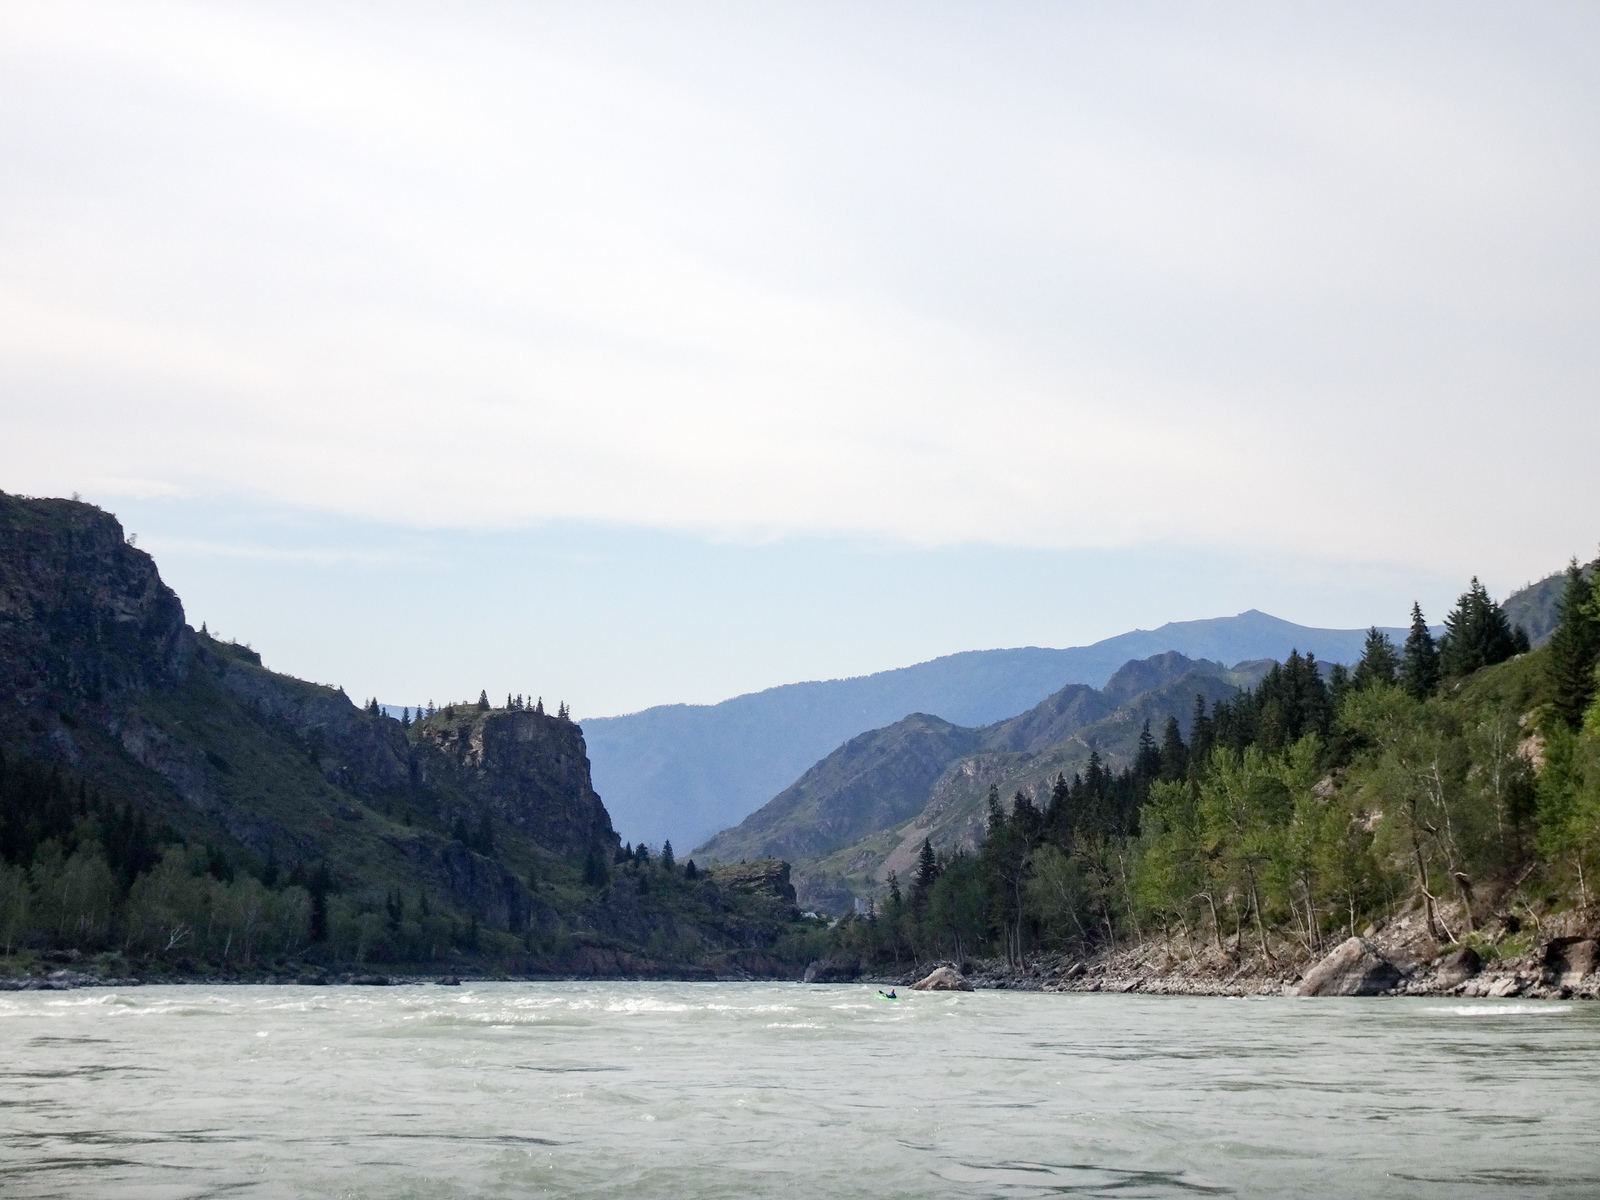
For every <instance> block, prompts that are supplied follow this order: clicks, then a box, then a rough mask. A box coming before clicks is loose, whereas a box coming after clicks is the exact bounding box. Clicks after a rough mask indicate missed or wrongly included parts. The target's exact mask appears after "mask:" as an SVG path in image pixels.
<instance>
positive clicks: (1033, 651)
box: [582, 609, 1533, 852]
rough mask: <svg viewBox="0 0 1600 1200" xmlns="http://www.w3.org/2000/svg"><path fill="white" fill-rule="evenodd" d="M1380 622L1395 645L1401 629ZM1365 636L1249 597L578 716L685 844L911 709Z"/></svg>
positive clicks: (1006, 708) (1015, 698) (631, 793)
mask: <svg viewBox="0 0 1600 1200" xmlns="http://www.w3.org/2000/svg"><path fill="white" fill-rule="evenodd" d="M1385 632H1387V633H1388V634H1389V635H1390V637H1391V638H1393V639H1394V640H1395V642H1396V644H1397V645H1398V644H1399V643H1400V642H1402V641H1403V640H1404V638H1405V633H1406V631H1405V630H1404V629H1400V628H1393V627H1389V628H1386V630H1385ZM1529 632H1530V633H1533V630H1531V629H1530V631H1529ZM1365 637H1366V631H1365V630H1364V629H1315V628H1311V627H1308V626H1305V625H1296V624H1295V623H1294V622H1292V621H1285V620H1283V619H1281V618H1279V617H1274V616H1271V615H1269V614H1267V613H1263V612H1260V611H1257V610H1256V609H1251V610H1249V611H1247V612H1243V613H1240V614H1239V615H1238V616H1234V617H1212V618H1207V619H1204V620H1198V621H1173V622H1169V623H1168V624H1166V625H1163V626H1161V627H1160V628H1159V629H1153V630H1144V629H1135V630H1132V631H1131V632H1128V633H1123V634H1118V635H1117V636H1115V637H1111V638H1106V639H1105V640H1104V641H1100V642H1095V643H1094V644H1093V645H1089V646H1077V647H1072V648H1069V649H1050V648H1045V647H1038V646H1026V647H1020V648H1016V649H1006V650H968V651H964V652H962V653H959V654H950V655H945V656H943V657H941V658H936V659H932V660H930V661H928V662H924V663H918V664H916V665H914V666H909V667H899V668H896V669H895V670H891V671H880V672H877V673H876V674H872V675H861V676H857V677H855V678H853V679H832V680H825V681H816V682H808V683H790V684H783V685H781V686H779V687H774V688H768V689H767V690H765V691H761V692H752V693H749V694H747V695H743V696H735V697H733V698H732V699H730V700H724V701H722V702H721V703H720V704H710V705H689V704H668V705H660V706H657V707H655V708H647V709H645V710H643V711H642V712H637V713H630V714H627V715H625V716H616V717H599V718H595V717H590V718H586V719H584V720H583V722H582V725H583V732H584V737H585V740H586V742H587V744H588V749H589V758H590V762H591V764H592V769H593V773H594V785H595V789H596V790H597V791H598V792H599V793H600V795H601V796H603V797H604V799H605V804H606V809H607V810H608V811H609V812H610V813H611V816H612V820H613V822H614V823H615V827H616V828H617V829H618V830H619V831H620V832H621V833H622V835H623V836H624V837H625V838H627V839H628V840H630V841H643V842H648V843H651V844H656V845H659V844H660V843H661V842H662V841H663V840H665V839H669V838H670V839H671V840H672V842H673V844H674V845H675V846H677V847H678V849H679V850H680V852H681V851H682V850H683V848H685V847H688V846H694V845H698V844H700V843H701V842H704V841H705V840H706V839H707V838H710V837H711V836H712V835H713V834H715V833H717V832H718V831H719V830H722V829H726V828H729V827H730V826H734V825H737V824H738V823H739V822H740V821H742V820H744V818H745V817H746V816H748V815H749V814H751V813H752V812H754V811H755V810H756V809H757V808H759V807H760V806H761V805H763V804H764V803H766V802H767V801H768V800H770V799H772V798H773V797H774V796H775V795H777V793H778V792H780V791H781V790H783V789H784V788H786V787H787V786H788V785H789V784H791V783H793V782H794V781H795V780H796V779H798V778H799V777H800V775H801V774H802V773H803V772H804V771H805V770H806V769H807V768H808V767H810V766H811V765H812V764H813V763H815V762H817V761H818V760H819V759H821V758H822V757H823V756H824V755H826V754H828V753H829V752H830V751H832V750H834V749H835V748H836V747H838V746H840V745H842V744H843V743H845V742H847V741H849V740H850V739H851V738H853V737H855V736H857V735H858V734H861V733H864V732H866V731H867V730H872V729H878V728H881V727H883V726H886V725H890V724H893V723H894V722H896V721H899V720H900V719H901V718H902V717H905V716H907V715H908V714H911V713H922V714H925V715H929V716H937V717H938V718H940V719H941V720H944V721H946V722H949V723H951V724H953V725H958V726H964V727H968V728H972V727H982V726H986V725H990V724H993V723H994V722H997V721H1002V720H1004V719H1006V718H1008V717H1011V716H1014V715H1016V714H1018V713H1022V712H1025V711H1026V710H1028V709H1030V708H1032V707H1033V706H1034V705H1036V704H1038V703H1039V702H1040V701H1041V700H1043V699H1045V698H1046V697H1048V696H1051V695H1053V694H1055V693H1056V692H1058V691H1060V689H1061V688H1062V687H1063V686H1065V685H1067V684H1072V683H1077V684H1083V685H1086V686H1088V687H1091V688H1100V687H1102V686H1104V685H1106V684H1107V683H1108V681H1109V680H1110V679H1111V677H1112V675H1113V673H1115V672H1116V671H1117V670H1118V668H1120V667H1122V666H1123V664H1125V663H1128V662H1129V661H1131V660H1146V659H1149V658H1151V657H1153V656H1157V655H1160V654H1163V653H1166V652H1169V651H1174V652H1177V653H1180V654H1183V655H1185V656H1186V657H1188V658H1191V659H1194V660H1197V661H1198V660H1202V659H1204V660H1209V661H1213V662H1217V663H1238V662H1243V661H1248V660H1256V659H1283V658H1286V657H1288V654H1289V652H1290V651H1291V650H1299V651H1300V652H1301V653H1311V654H1315V655H1316V656H1317V658H1318V659H1321V660H1323V661H1326V662H1342V663H1347V664H1349V663H1354V662H1355V661H1356V660H1357V659H1358V658H1359V657H1360V656H1361V646H1362V642H1363V641H1364V640H1365Z"/></svg>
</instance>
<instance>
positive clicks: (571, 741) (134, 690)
mask: <svg viewBox="0 0 1600 1200" xmlns="http://www.w3.org/2000/svg"><path fill="white" fill-rule="evenodd" d="M0 679H3V681H4V687H3V690H0V954H3V955H10V954H12V953H13V952H17V951H21V952H23V953H24V955H37V954H38V953H44V952H50V953H69V952H71V953H78V952H93V953H99V954H102V955H107V956H111V957H112V958H119V957H120V958H122V959H124V960H126V961H135V962H138V963H141V964H143V965H142V966H141V968H140V969H150V970H161V969H168V968H178V967H181V968H182V969H184V970H188V971H195V970H199V971H204V970H234V971H236V970H261V969H270V967H271V966H272V965H274V964H282V963H287V962H290V961H291V960H293V961H295V962H299V963H301V964H302V965H304V964H305V963H308V962H311V963H322V964H325V965H326V964H333V963H358V964H378V963H390V964H394V963H408V964H412V965H414V966H416V965H426V964H430V963H438V964H450V963H460V962H464V961H474V962H484V963H493V964H498V965H499V967H500V968H501V969H506V966H507V964H516V965H517V969H524V970H561V971H573V970H576V971H595V970H600V971H605V972H608V973H615V972H616V971H617V970H619V969H628V970H634V969H637V970H645V971H664V970H680V969H683V968H686V967H690V966H694V965H695V964H701V965H705V964H711V963H715V962H722V963H723V964H724V966H725V967H726V966H727V963H728V962H730V961H732V960H729V959H728V958H727V956H728V955H730V954H731V955H734V956H739V955H745V956H747V957H748V954H749V953H750V952H753V951H761V952H765V951H770V950H771V949H772V948H773V947H775V946H776V945H777V943H778V941H779V940H780V939H782V938H784V937H787V936H789V935H790V933H791V932H793V931H794V930H793V919H794V918H793V903H792V892H790V893H788V899H787V900H785V899H784V898H783V897H782V896H779V895H775V894H768V893H771V889H766V890H765V891H762V890H761V889H757V892H761V894H759V895H758V894H756V892H752V891H750V889H741V888H739V887H729V886H725V885H724V884H722V883H718V882H717V881H716V880H715V879H711V878H707V877H705V876H704V875H703V874H701V873H699V872H693V871H686V869H685V867H684V866H683V865H681V864H676V863H673V862H671V861H670V859H668V860H667V861H662V859H661V858H659V857H657V858H651V857H650V856H647V855H644V854H631V853H629V854H625V853H624V851H623V849H622V848H621V847H620V846H619V844H618V842H619V839H618V838H617V835H616V834H615V832H614V831H613V830H612V827H611V822H610V819H609V817H608V815H607V813H606V810H605V807H604V805H603V804H602V803H601V800H600V798H599V796H598V795H596V794H595V792H594V789H593V788H592V786H591V785H590V778H589V764H588V759H587V755H586V749H585V745H584V739H583V733H582V730H581V729H580V728H579V726H578V725H577V724H576V723H575V722H573V721H571V720H570V719H569V718H568V717H567V715H566V714H565V712H564V711H563V712H560V713H557V714H554V715H552V714H547V713H545V712H544V711H543V710H542V707H540V706H529V705H527V704H526V703H525V702H523V701H521V700H520V699H511V698H508V701H507V703H506V704H505V705H504V706H498V707H496V706H491V705H490V703H489V701H488V698H487V696H480V697H479V700H478V701H477V702H475V703H463V704H452V705H447V706H446V707H445V708H443V709H442V710H438V711H433V712H429V713H426V714H418V718H419V719H418V720H416V721H411V720H409V719H407V720H395V719H393V718H392V717H389V716H387V715H385V714H383V713H382V712H380V711H379V708H378V706H377V705H376V703H368V704H367V705H365V706H359V705H356V704H353V703H352V702H351V701H350V699H349V698H348V697H347V696H346V695H345V694H344V693H343V691H342V690H340V689H336V688H331V687H327V686H325V685H321V684H314V683H308V682H305V681H303V680H298V679H293V678H290V677H288V676H284V675H280V674H277V673H275V672H272V671H270V670H268V669H266V668H265V667H264V666H263V665H262V664H261V661H260V657H259V655H257V654H256V653H255V652H254V651H252V650H250V649H249V648H248V647H244V646H239V645H234V644H231V643H222V642H218V641H216V640H215V639H213V638H211V637H210V636H208V635H207V634H206V633H205V631H204V630H202V631H200V632H198V633H197V632H196V631H194V630H193V629H191V628H189V627H188V625H187V624H185V622H184V616H183V606H182V604H181V603H180V602H179V600H178V598H177V596H176V595H174V594H173V592H172V591H171V589H169V588H167V587H166V585H165V584H163V583H162V581H161V579H160V576H159V573H158V572H157V571H156V568H155V564H154V562H153V561H152V560H151V558H150V556H149V555H147V554H145V553H144V552H142V551H140V550H137V549H136V548H134V547H133V546H131V545H129V544H128V543H127V542H126V541H125V539H124V537H123V534H122V530H121V527H120V526H119V525H118V524H117V522H116V520H115V519H114V518H112V517H111V516H110V515H109V514H107V513H104V512H102V511H100V510H99V509H97V508H94V507H93V506H90V505H86V504H81V503H77V502H74V501H67V500H35V499H28V498H23V497H17V496H9V495H5V494H4V493H0ZM773 871H774V872H776V871H777V868H776V867H774V868H773ZM781 874H782V877H783V880H784V883H783V888H787V887H788V884H787V871H786V869H785V870H784V871H782V872H781ZM779 891H780V892H781V891H782V889H779ZM619 956H621V957H619ZM719 956H721V957H719ZM758 957H759V955H758ZM624 960H626V961H627V962H628V963H630V964H631V965H630V966H628V967H626V968H622V967H619V965H618V964H619V963H622V962H624ZM775 961H776V960H772V959H771V958H770V955H769V956H768V959H767V960H766V962H767V967H765V968H763V969H775V968H773V963H775ZM705 969H707V970H710V969H713V968H712V967H711V966H709V965H706V966H705Z"/></svg>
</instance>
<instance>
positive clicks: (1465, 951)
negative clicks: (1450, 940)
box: [1434, 946, 1483, 991]
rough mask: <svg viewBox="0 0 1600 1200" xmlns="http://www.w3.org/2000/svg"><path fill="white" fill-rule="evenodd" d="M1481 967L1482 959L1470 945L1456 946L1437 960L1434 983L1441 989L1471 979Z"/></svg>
mask: <svg viewBox="0 0 1600 1200" xmlns="http://www.w3.org/2000/svg"><path fill="white" fill-rule="evenodd" d="M1482 968H1483V960H1482V959H1481V958H1479V957H1478V952H1477V951H1476V950H1474V949H1473V948H1472V947H1471V946H1457V947H1456V948H1455V949H1454V950H1452V951H1450V953H1449V954H1446V955H1445V956H1444V957H1443V958H1441V959H1440V960H1439V965H1438V967H1437V968H1436V973H1435V975H1434V985H1435V986H1436V987H1438V988H1439V989H1440V990H1441V991H1442V990H1445V989H1448V988H1453V987H1456V986H1458V985H1460V984H1463V983H1465V982H1466V981H1467V980H1469V979H1471V978H1472V977H1473V976H1474V975H1476V974H1477V973H1478V972H1479V971H1480V970H1482Z"/></svg>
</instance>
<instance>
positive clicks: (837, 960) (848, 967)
mask: <svg viewBox="0 0 1600 1200" xmlns="http://www.w3.org/2000/svg"><path fill="white" fill-rule="evenodd" d="M860 974H861V960H860V959H858V958H855V957H853V956H849V955H845V956H836V957H832V958H819V959H817V960H816V961H815V962H813V963H812V964H811V965H810V966H808V967H807V968H806V974H805V982H806V983H850V982H851V981H852V980H854V979H856V978H857V977H858V976H859V975H860Z"/></svg>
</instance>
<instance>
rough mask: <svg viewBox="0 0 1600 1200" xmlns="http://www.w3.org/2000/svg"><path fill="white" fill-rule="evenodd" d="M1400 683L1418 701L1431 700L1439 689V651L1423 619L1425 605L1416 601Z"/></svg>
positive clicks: (1413, 603)
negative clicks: (1423, 606)
mask: <svg viewBox="0 0 1600 1200" xmlns="http://www.w3.org/2000/svg"><path fill="white" fill-rule="evenodd" d="M1400 683H1401V686H1403V687H1404V688H1405V689H1406V691H1408V692H1410V693H1411V694H1412V695H1413V696H1415V697H1416V698H1417V699H1418V700H1425V699H1427V698H1428V697H1429V696H1431V695H1433V693H1434V691H1435V689H1437V688H1438V686H1439V648H1438V647H1437V646H1436V645H1434V642H1433V634H1431V633H1429V632H1428V622H1427V621H1425V620H1424V619H1423V617H1422V605H1420V604H1418V603H1417V602H1416V601H1412V603H1411V632H1410V633H1408V634H1406V644H1405V650H1404V655H1403V657H1402V659H1401V662H1400Z"/></svg>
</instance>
